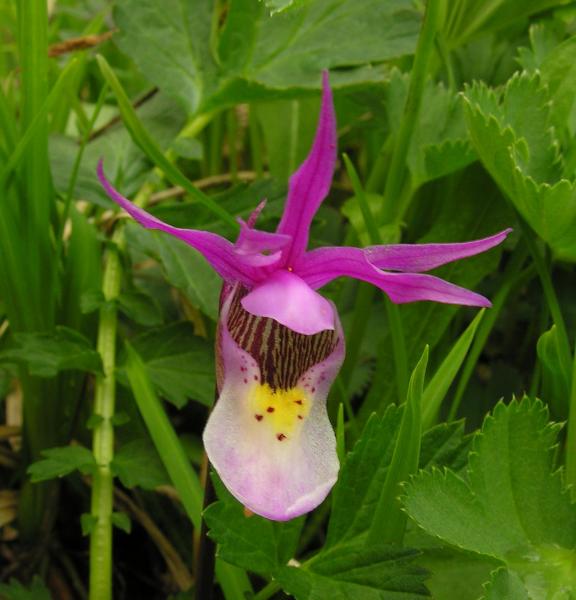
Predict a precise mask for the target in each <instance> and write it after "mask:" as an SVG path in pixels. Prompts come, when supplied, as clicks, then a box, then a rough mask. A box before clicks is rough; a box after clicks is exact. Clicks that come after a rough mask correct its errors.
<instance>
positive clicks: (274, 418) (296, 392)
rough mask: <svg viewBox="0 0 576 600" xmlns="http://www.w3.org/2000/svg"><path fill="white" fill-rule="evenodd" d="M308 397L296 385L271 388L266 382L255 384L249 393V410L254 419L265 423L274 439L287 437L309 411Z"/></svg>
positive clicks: (281, 439)
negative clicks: (271, 431) (287, 387)
mask: <svg viewBox="0 0 576 600" xmlns="http://www.w3.org/2000/svg"><path fill="white" fill-rule="evenodd" d="M310 404H311V401H310V398H309V397H308V395H307V394H306V392H305V391H304V390H303V389H301V388H298V387H294V388H291V389H289V390H282V389H272V388H271V387H270V386H269V385H268V384H267V383H265V384H263V385H260V384H255V385H254V386H253V388H252V390H251V393H250V411H251V412H252V414H253V415H254V419H255V420H256V421H257V422H259V423H262V425H264V423H266V424H267V425H268V427H270V428H271V429H272V430H273V432H274V434H275V435H276V439H277V440H278V441H279V442H282V441H284V440H286V439H289V438H290V437H291V436H292V435H293V434H294V433H295V431H296V430H297V428H299V426H300V425H301V424H302V423H303V422H304V420H305V419H306V417H307V416H308V413H309V412H310Z"/></svg>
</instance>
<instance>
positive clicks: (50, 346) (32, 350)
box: [0, 326, 102, 377]
mask: <svg viewBox="0 0 576 600" xmlns="http://www.w3.org/2000/svg"><path fill="white" fill-rule="evenodd" d="M0 362H15V363H18V364H24V365H26V367H27V368H28V371H29V372H30V374H31V375H37V376H38V377H54V376H55V375H56V374H57V373H58V372H59V371H67V370H80V371H91V372H93V373H98V372H100V370H101V368H102V362H101V360H100V355H99V354H98V352H96V350H94V349H93V348H92V345H91V343H90V341H89V340H88V339H87V338H85V337H84V336H83V335H82V334H81V333H79V332H78V331H75V330H73V329H70V328H68V327H63V326H57V327H56V328H55V329H54V332H52V333H39V332H30V333H28V332H26V333H24V332H21V333H15V334H14V346H13V347H12V348H9V349H7V350H4V351H2V352H0Z"/></svg>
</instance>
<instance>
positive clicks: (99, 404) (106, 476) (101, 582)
mask: <svg viewBox="0 0 576 600" xmlns="http://www.w3.org/2000/svg"><path fill="white" fill-rule="evenodd" d="M112 241H113V246H112V247H110V248H109V249H108V251H107V252H106V268H105V271H104V280H103V284H102V291H103V293H104V299H105V304H104V305H103V306H102V308H101V309H100V323H99V326H98V352H99V353H100V356H101V357H102V374H101V375H99V376H98V378H97V380H96V392H95V400H94V416H95V417H96V419H97V423H96V425H95V426H94V435H93V443H92V450H93V453H94V458H95V460H96V464H97V465H98V466H97V470H96V473H95V474H94V478H93V482H92V517H93V519H94V526H93V529H92V532H91V536H90V600H107V599H110V598H112V512H113V504H114V500H113V492H114V485H113V479H114V477H113V474H112V469H111V463H112V459H113V457H114V424H113V417H114V405H115V400H116V377H115V368H116V329H117V325H118V321H117V312H116V303H115V300H116V298H117V297H118V295H119V293H120V283H121V279H122V268H121V263H120V254H119V250H118V246H119V245H121V244H122V242H123V230H122V228H117V229H116V231H115V232H114V235H113V238H112Z"/></svg>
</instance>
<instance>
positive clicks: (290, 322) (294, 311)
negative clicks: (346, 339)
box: [242, 271, 334, 335]
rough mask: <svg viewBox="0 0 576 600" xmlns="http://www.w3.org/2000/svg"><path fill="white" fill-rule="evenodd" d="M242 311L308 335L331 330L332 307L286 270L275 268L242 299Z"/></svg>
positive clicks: (332, 327)
mask: <svg viewBox="0 0 576 600" xmlns="http://www.w3.org/2000/svg"><path fill="white" fill-rule="evenodd" d="M242 306H243V307H244V309H245V310H247V311H248V312H249V313H252V314H253V315H256V316H258V317H269V318H271V319H275V320H276V321H278V322H279V323H282V325H285V326H286V327H289V328H290V329H292V330H293V331H297V332H298V333H303V334H304V335H312V334H314V333H318V332H319V331H324V330H326V329H334V309H333V308H332V305H331V304H330V302H328V300H326V298H323V297H322V296H321V295H320V294H318V293H317V292H315V291H314V290H313V289H311V288H310V286H308V285H307V284H306V283H304V281H302V279H300V277H298V276H297V275H294V273H290V272H288V271H276V272H275V273H273V274H272V275H271V276H270V277H268V278H267V279H266V280H265V281H264V282H263V283H260V284H259V285H257V286H256V287H255V288H254V289H253V290H252V291H251V292H250V293H249V294H248V295H247V296H244V298H242Z"/></svg>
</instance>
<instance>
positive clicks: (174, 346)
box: [132, 322, 215, 407]
mask: <svg viewBox="0 0 576 600" xmlns="http://www.w3.org/2000/svg"><path fill="white" fill-rule="evenodd" d="M132 343H133V345H134V347H135V348H136V349H137V351H138V353H139V354H140V356H141V357H142V360H143V361H144V362H145V364H146V369H147V372H148V374H149V376H150V379H151V380H152V383H153V384H154V387H155V388H156V389H157V390H158V393H160V394H161V395H162V396H163V397H165V398H166V399H167V400H169V401H170V402H172V403H173V404H175V405H176V406H178V407H182V406H184V405H185V404H186V402H187V401H188V400H189V399H194V400H197V401H199V402H202V404H204V405H206V406H211V405H212V402H213V401H214V385H215V383H214V379H215V375H214V350H213V348H212V346H211V345H210V344H209V343H208V342H207V341H206V340H204V339H202V338H199V337H198V336H196V335H194V332H193V327H192V325H191V324H190V323H185V322H184V323H172V324H171V325H168V326H166V327H161V328H158V329H152V330H150V331H148V332H146V333H144V334H141V335H139V336H137V337H135V338H134V339H133V340H132Z"/></svg>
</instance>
